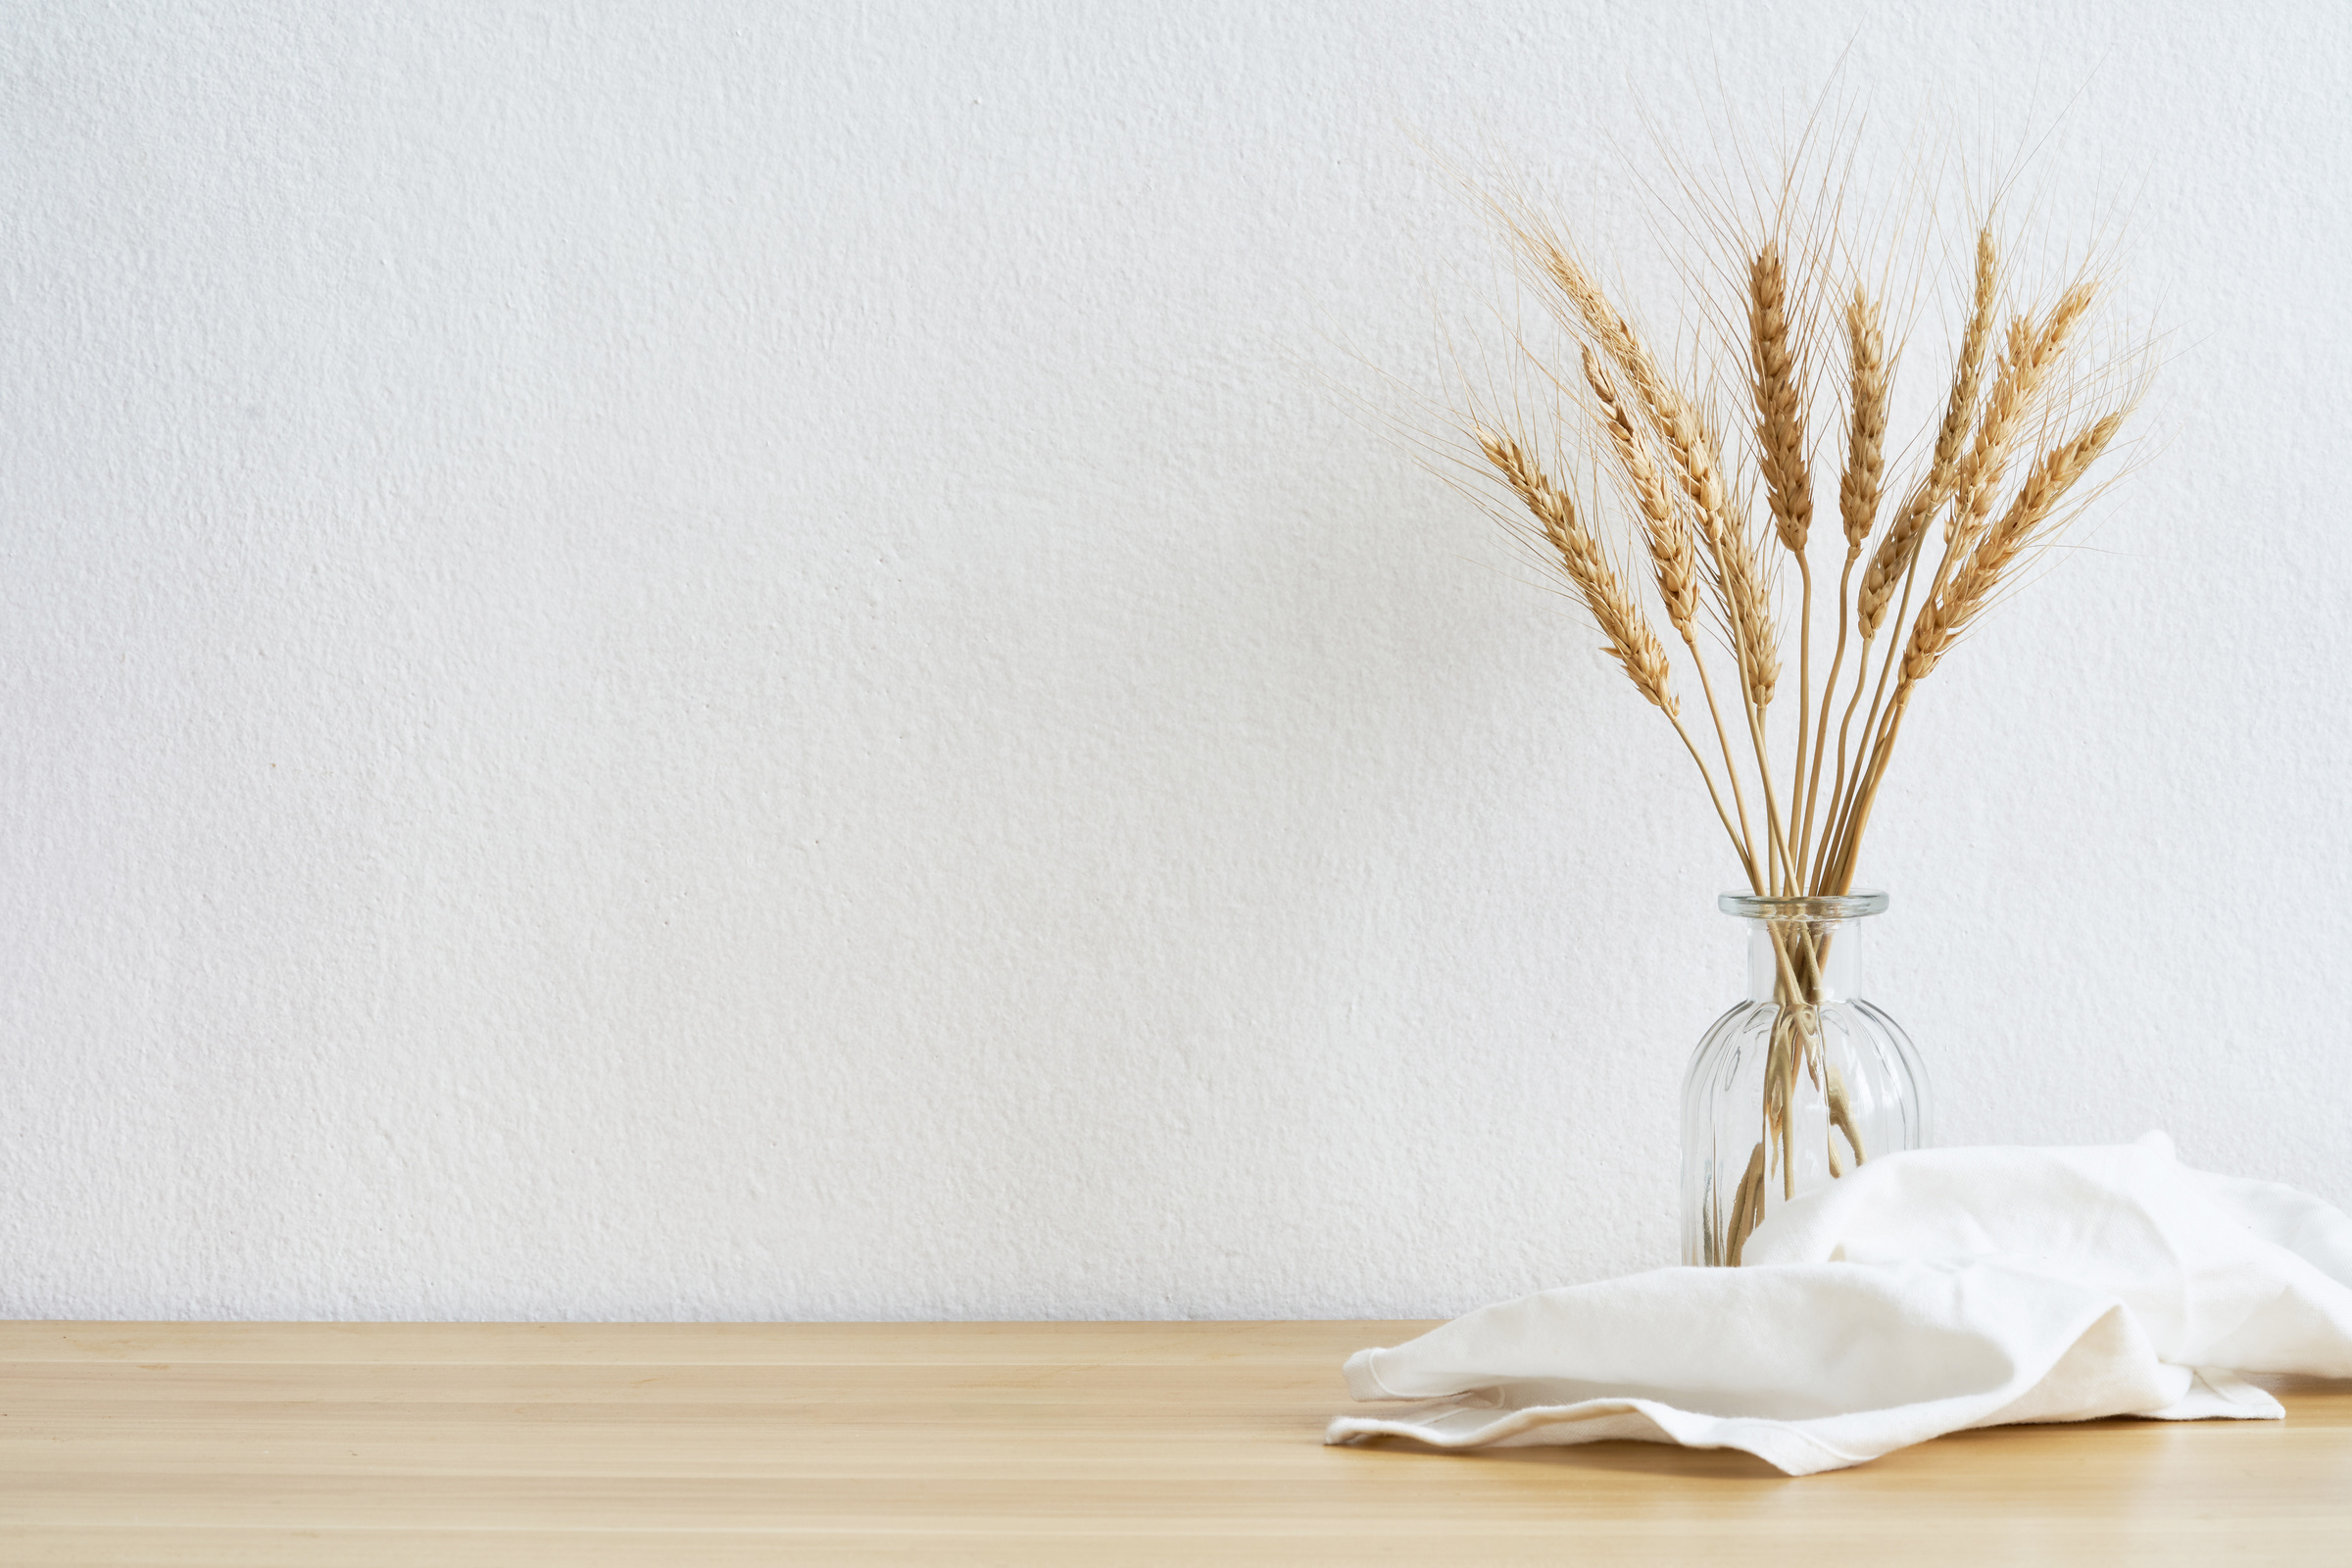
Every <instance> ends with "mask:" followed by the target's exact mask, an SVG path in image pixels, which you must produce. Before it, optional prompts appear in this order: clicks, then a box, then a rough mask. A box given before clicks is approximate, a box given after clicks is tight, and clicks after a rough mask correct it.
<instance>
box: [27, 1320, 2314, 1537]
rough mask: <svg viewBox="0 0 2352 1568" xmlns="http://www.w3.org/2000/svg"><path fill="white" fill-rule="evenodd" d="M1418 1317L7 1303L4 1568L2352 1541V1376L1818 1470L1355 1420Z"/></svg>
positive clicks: (1739, 1457)
mask: <svg viewBox="0 0 2352 1568" xmlns="http://www.w3.org/2000/svg"><path fill="white" fill-rule="evenodd" d="M1422 1326H1423V1325H1418V1324H1407V1323H1068V1324H1051V1323H1029V1324H783V1325H770V1324H678V1325H671V1324H631V1325H588V1324H564V1325H552V1326H551V1325H513V1324H491V1325H482V1324H379V1325H362V1324H268V1323H209V1324H133V1323H15V1324H5V1325H0V1562H4V1563H6V1564H9V1565H12V1568H14V1565H19V1564H25V1565H29V1564H69V1563H70V1564H109V1565H112V1564H133V1563H136V1564H155V1565H158V1568H162V1565H167V1564H168V1565H173V1568H185V1565H190V1564H208V1565H210V1564H220V1565H228V1564H235V1565H239V1568H279V1565H297V1564H299V1565H303V1568H314V1565H316V1568H336V1565H346V1564H351V1565H360V1564H365V1565H370V1568H373V1565H379V1564H384V1565H390V1564H399V1565H404V1568H405V1565H412V1564H415V1565H433V1568H472V1565H477V1564H483V1565H486V1564H499V1565H513V1564H532V1563H560V1564H582V1565H591V1568H597V1565H606V1564H640V1563H645V1564H651V1563H662V1564H693V1563H723V1564H736V1563H745V1564H749V1563H795V1564H799V1563H830V1562H842V1563H878V1562H916V1563H958V1564H993V1563H1005V1564H1026V1563H1049V1564H1059V1563H1087V1564H1098V1563H1099V1564H1121V1563H1138V1564H1161V1563H1276V1562H1280V1563H1300V1562H1330V1563H1408V1562H1430V1563H1469V1562H1558V1563H1567V1562H1574V1563H1617V1562H1627V1563H1631V1562H1641V1563H1645V1564H1675V1563H1688V1562H1726V1563H1732V1562H1738V1563H1749V1562H1763V1563H1782V1562H1786V1563H1792V1564H1793V1563H1803V1564H1806V1565H1808V1568H1821V1565H1824V1564H1845V1565H1865V1564H1875V1563H1892V1562H1902V1563H1927V1564H1944V1563H1971V1564H1979V1563H2044V1562H2046V1563H2083V1562H2133V1563H2174V1562H2182V1563H2186V1562H2197V1563H2204V1562H2212V1561H2217V1560H2219V1561H2233V1562H2234V1561H2277V1562H2315V1563H2335V1562H2352V1383H2327V1382H2319V1381H2313V1380H2307V1379H2269V1380H2265V1381H2266V1382H2267V1384H2268V1385H2269V1386H2270V1387H2272V1388H2274V1389H2276V1390H2277V1391H2278V1394H2279V1397H2280V1398H2281V1399H2283V1400H2284V1401H2285V1403H2286V1406H2287V1411H2288V1417H2287V1419H2286V1420H2285V1421H2284V1422H2269V1421H2264V1422H2252V1421H2240V1422H2203V1423H2195V1424H2188V1423H2180V1424H2175V1423H2166V1422H2143V1421H2102V1422H2092V1423H2087V1424H2082V1425H2074V1426H2062V1427H2007V1428H2000V1429H1997V1430H1993V1431H1988V1432H1975V1433H1963V1434H1959V1435H1957V1436H1954V1437H1949V1438H1944V1439H1942V1440H1940V1441H1938V1442H1936V1443H1931V1444H1927V1445H1924V1446H1920V1447H1917V1448H1912V1449H1908V1450H1905V1451H1904V1452H1901V1453H1897V1454H1893V1455H1890V1456H1889V1457H1887V1458H1885V1459H1882V1460H1880V1461H1878V1462H1877V1463H1875V1464H1870V1465H1865V1466H1862V1467H1861V1468H1859V1469H1855V1470H1845V1471H1838V1472H1836V1473H1833V1474H1829V1475H1822V1476H1812V1477H1808V1478H1805V1479H1803V1480H1790V1479H1789V1478H1787V1477H1785V1476H1782V1475H1781V1474H1780V1473H1779V1472H1777V1471H1775V1470H1773V1469H1771V1468H1770V1467H1768V1466H1766V1465H1765V1464H1763V1463H1762V1462H1761V1461H1758V1460H1755V1459H1752V1458H1750V1457H1748V1456H1747V1455H1745V1454H1740V1453H1733V1452H1694V1451H1686V1450H1682V1449H1676V1448H1669V1447H1663V1446H1656V1445H1650V1444H1636V1443H1607V1444H1595V1445H1592V1446H1585V1447H1576V1448H1518V1449H1509V1450H1504V1451H1499V1452H1494V1453H1485V1454H1446V1453H1437V1452H1433V1451H1430V1450H1428V1449H1424V1448H1419V1447H1416V1446H1412V1445H1410V1444H1384V1445H1377V1446H1369V1447H1360V1448H1326V1447H1324V1446H1322V1445H1321V1442H1320V1438H1321V1434H1322V1430H1323V1426H1324V1423H1325V1422H1326V1421H1327V1420H1328V1419H1329V1418H1330V1417H1331V1416H1332V1415H1333V1414H1334V1413H1336V1412H1338V1411H1339V1410H1341V1409H1343V1408H1347V1407H1348V1398H1347V1396H1346V1394H1345V1392H1344V1391H1343V1389H1342V1387H1341V1384H1340V1377H1339V1364H1340V1361H1341V1360H1342V1358H1343V1357H1344V1356H1345V1355H1346V1354H1347V1353H1348V1351H1350V1350H1353V1349H1357V1348H1362V1347H1364V1346H1367V1345H1390V1344H1395V1343H1397V1342H1398V1341H1400V1340H1403V1339H1406V1338H1409V1337H1410V1336H1411V1335H1412V1334H1414V1333H1416V1332H1418V1330H1419V1329H1420V1328H1421V1327H1422Z"/></svg>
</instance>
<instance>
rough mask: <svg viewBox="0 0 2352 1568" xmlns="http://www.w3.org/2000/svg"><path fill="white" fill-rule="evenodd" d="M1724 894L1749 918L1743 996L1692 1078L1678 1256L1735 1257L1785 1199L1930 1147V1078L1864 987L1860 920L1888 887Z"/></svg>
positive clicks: (1686, 1090)
mask: <svg viewBox="0 0 2352 1568" xmlns="http://www.w3.org/2000/svg"><path fill="white" fill-rule="evenodd" d="M1718 903H1719V905H1720V907H1722V909H1723V911H1724V912H1725V913H1726V914H1732V915H1737V916H1739V917H1740V920H1741V921H1742V922H1743V923H1745V924H1746V926H1747V927H1748V992H1747V1000H1746V1001H1744V1002H1742V1003H1740V1005H1738V1006H1736V1007H1734V1008H1732V1009H1731V1010H1730V1011H1729V1012H1727V1013H1725V1014H1724V1015H1723V1016H1722V1017H1720V1018H1718V1019H1716V1020H1715V1025H1714V1027H1713V1028H1711V1029H1709V1030H1708V1031H1707V1032H1706V1035H1705V1037H1704V1038H1703V1039H1701V1040H1700V1041H1699V1043H1698V1049H1697V1051H1695V1052H1693V1053H1692V1054H1691V1070H1690V1073H1689V1074H1688V1075H1687V1076H1686V1077H1685V1078H1684V1080H1683V1261H1684V1262H1686V1263H1698V1264H1734V1265H1736V1264H1738V1263H1739V1262H1740V1250H1741V1247H1742V1246H1743V1245H1744V1243H1745V1242H1746V1239H1747V1237H1748V1235H1749V1234H1750V1233H1751V1232H1752V1231H1753V1230H1754V1229H1755V1228H1756V1226H1757V1225H1759V1224H1761V1223H1762V1222H1763V1220H1764V1219H1765V1217H1766V1216H1768V1215H1769V1214H1771V1213H1772V1212H1774V1211H1775V1210H1777V1209H1778V1208H1779V1207H1780V1205H1781V1204H1783V1203H1785V1202H1787V1201H1789V1199H1790V1198H1793V1197H1797V1196H1800V1195H1802V1194H1804V1193H1808V1192H1811V1191H1812V1190H1813V1189H1815V1188H1817V1187H1821V1186H1824V1185H1826V1184H1828V1183H1829V1182H1832V1181H1835V1180H1837V1179H1838V1177H1839V1176H1841V1175H1843V1174H1845V1172H1847V1171H1849V1170H1851V1169H1853V1168H1854V1167H1855V1166H1857V1165H1859V1164H1862V1163H1863V1162H1865V1161H1866V1160H1871V1159H1877V1158H1879V1157H1881V1156H1882V1155H1886V1154H1890V1153H1893V1152H1896V1151H1898V1150H1905V1149H1924V1148H1926V1147H1927V1144H1928V1139H1929V1131H1930V1129H1929V1103H1928V1079H1927V1073H1926V1072H1925V1070H1924V1069H1923V1068H1922V1067H1921V1065H1920V1061H1919V1054H1918V1053H1917V1052H1916V1051H1915V1050H1914V1049H1913V1048H1912V1045H1911V1040H1910V1037H1909V1036H1908V1035H1906V1034H1904V1033H1903V1031H1902V1027H1901V1026H1900V1025H1899V1024H1897V1023H1896V1022H1895V1021H1894V1020H1893V1019H1892V1018H1889V1017H1887V1014H1886V1013H1884V1012H1882V1011H1881V1010H1880V1009H1879V1008H1877V1007H1875V1006H1873V1005H1871V1004H1870V1003H1868V1002H1866V1001H1864V1000H1863V998H1862V996H1861V993H1860V990H1859V989H1858V987H1859V978H1860V967H1861V966H1860V963H1859V961H1858V955H1857V953H1856V951H1855V950H1856V949H1857V947H1858V946H1859V943H1860V930H1859V927H1860V924H1861V922H1862V921H1863V920H1864V919H1866V918H1867V917H1869V916H1871V915H1874V914H1877V913H1878V912H1879V911H1881V910H1882V909H1884V908H1886V907H1887V896H1886V895H1885V894H1884V893H1870V892H1861V893H1852V894H1846V895H1842V896H1838V897H1822V898H1790V899H1765V898H1754V897H1750V896H1748V895H1746V894H1731V893H1727V894H1725V895H1724V896H1723V898H1722V899H1721V900H1719V901H1718Z"/></svg>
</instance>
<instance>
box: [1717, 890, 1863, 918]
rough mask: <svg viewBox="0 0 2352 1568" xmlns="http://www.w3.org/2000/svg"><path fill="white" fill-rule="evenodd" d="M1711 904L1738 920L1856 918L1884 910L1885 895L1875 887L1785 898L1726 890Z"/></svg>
mask: <svg viewBox="0 0 2352 1568" xmlns="http://www.w3.org/2000/svg"><path fill="white" fill-rule="evenodd" d="M1715 907H1717V908H1718V909H1721V910H1722V911H1723V912H1724V913H1726V914H1736V915H1738V916H1739V917H1740V919H1742V920H1805V921H1820V920H1859V919H1860V918H1862V916H1864V915H1866V914H1883V913H1885V912H1886V909H1887V895H1886V894H1884V893H1882V892H1880V891H1879V890H1878V889H1877V888H1856V889H1854V890H1853V891H1852V892H1851V893H1815V894H1807V895H1804V896H1801V897H1797V898H1788V899H1772V898H1765V897H1762V896H1761V895H1758V894H1754V893H1726V894H1724V895H1723V896H1721V897H1720V898H1718V899H1717V900H1716V901H1715Z"/></svg>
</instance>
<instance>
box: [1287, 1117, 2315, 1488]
mask: <svg viewBox="0 0 2352 1568" xmlns="http://www.w3.org/2000/svg"><path fill="white" fill-rule="evenodd" d="M1746 1255H1747V1257H1748V1258H1749V1259H1750V1260H1751V1261H1750V1262H1749V1264H1748V1266H1745V1267H1742V1268H1737V1269H1720V1268H1718V1269H1704V1268H1669V1269H1657V1270H1653V1271H1651V1272H1649V1273H1646V1274H1636V1275H1630V1276H1627V1277H1625V1278H1622V1279H1615V1280H1604V1281H1601V1282H1599V1283H1596V1284H1592V1285H1580V1286H1570V1287H1566V1288H1563V1289H1559V1290H1551V1291H1544V1292H1540V1293H1538V1294H1536V1295H1534V1296H1529V1297H1524V1298H1521V1299H1518V1300H1515V1301H1505V1302H1501V1303H1498V1304H1496V1305H1494V1306H1489V1307H1485V1308H1483V1309H1481V1310H1479V1311H1476V1312H1472V1313H1470V1314H1468V1315H1467V1316H1465V1317H1461V1318H1457V1319H1455V1320H1454V1321H1453V1322H1451V1323H1447V1324H1446V1325H1444V1326H1443V1327H1440V1328H1437V1329H1434V1330H1432V1331H1431V1332H1430V1333H1428V1334H1425V1335H1423V1336H1422V1337H1421V1338H1419V1339H1417V1340H1414V1341H1412V1342H1410V1343H1409V1344H1406V1345H1401V1346H1397V1347H1394V1348H1383V1349H1370V1350H1362V1351H1358V1352H1357V1353H1356V1354H1355V1355H1353V1356H1350V1357H1349V1358H1348V1363H1347V1366H1346V1369H1345V1370H1346V1376H1347V1380H1348V1392H1349V1393H1350V1395H1352V1396H1353V1397H1356V1398H1357V1399H1359V1400H1393V1401H1413V1402H1410V1403H1406V1404H1404V1405H1403V1406H1402V1407H1399V1408H1393V1409H1391V1410H1389V1411H1387V1412H1384V1413H1382V1414H1378V1415H1348V1416H1342V1417H1340V1418H1339V1419H1338V1420H1335V1421H1334V1422H1333V1423H1332V1425H1331V1428H1330V1430H1329V1432H1328V1433H1327V1434H1326V1441H1327V1442H1331V1443H1353V1442H1362V1441H1366V1440H1368V1439H1371V1438H1375V1437H1382V1436H1395V1437H1407V1438H1413V1439H1416V1440H1418V1441H1420V1442H1424V1443H1428V1444H1432V1445H1434V1446H1440V1447H1447V1448H1468V1447H1480V1446H1520V1445H1531V1444H1562V1443H1590V1442H1596V1441H1600V1440H1602V1439H1607V1438H1636V1439H1642V1440H1644V1441H1650V1442H1663V1443H1676V1444H1682V1445H1684V1446H1691V1447H1730V1448H1740V1449H1743V1450H1745V1451H1747V1452H1750V1453H1753V1454H1756V1455H1757V1456H1758V1457H1760V1458H1762V1459H1764V1460H1766V1461H1767V1462H1769V1463H1771V1464H1774V1465H1776V1466H1778V1467H1779V1468H1781V1469H1782V1470H1785V1471H1787V1472H1788V1473H1789V1474H1791V1475H1808V1474H1812V1473H1814V1472H1817V1471H1821V1470H1830V1469H1838V1468H1841V1467H1843V1466H1847V1465H1853V1464H1859V1463H1862V1462H1864V1461H1866V1460H1869V1459H1873V1458H1876V1457H1878V1456H1879V1455H1881V1454H1884V1453H1888V1452H1891V1451H1892V1450H1894V1449H1896V1448H1899V1447H1903V1446H1908V1445H1910V1444H1914V1443H1919V1442H1923V1441H1925V1440H1926V1439H1929V1438H1933V1437H1936V1436H1938V1435H1940V1434H1942V1433H1945V1432H1954V1431H1959V1430H1962V1429H1964V1428H1969V1427H1979V1426H1996V1425H2005V1424H2010V1423H2016V1422H2052V1421H2080V1420H2089V1419H2092V1418H2095V1417H2099V1416H2113V1415H2140V1416H2147V1417H2151V1418H2157V1419H2167V1420H2205V1419H2216V1418H2222V1419H2260V1418H2272V1419H2275V1418H2277V1417H2278V1416H2279V1415H2280V1414H2282V1411H2281V1410H2280V1407H2279V1405H2278V1401H2277V1400H2276V1399H2274V1398H2272V1397H2270V1396H2269V1395H2268V1394H2267V1393H2265V1392H2264V1391H2263V1390H2261V1389H2259V1388H2256V1387H2254V1386H2253V1385H2251V1384H2248V1383H2245V1382H2244V1381H2243V1380H2242V1379H2240V1378H2238V1377H2236V1376H2235V1375H2234V1374H2235V1373H2236V1372H2241V1371H2264V1372H2289V1371H2299V1372H2313V1373H2318V1374H2321V1375H2324V1376H2336V1377H2342V1376H2352V1220H2348V1219H2347V1218H2346V1216H2344V1215H2343V1214H2342V1213H2341V1212H2339V1211H2337V1210H2335V1209H2333V1208H2330V1207H2329V1206H2328V1205H2327V1204H2325V1203H2322V1202H2320V1201H2318V1200H2316V1199H2312V1198H2310V1197H2308V1196H2307V1195H2304V1194H2301V1193H2297V1192H2295V1191H2294V1190H2293V1189H2291V1188H2285V1187H2279V1186H2278V1185H2276V1184H2272V1183H2250V1182H2239V1181H2235V1180H2233V1179H2230V1178H2223V1177H2215V1176H2210V1175H2207V1174H2206V1173H2203V1172H2198V1171H2191V1170H2187V1169H2185V1168H2184V1167H2182V1166H2181V1165H2180V1163H2179V1162H2178V1161H2177V1160H2176V1159H2175V1158H2174V1155H2173V1152H2172V1147H2171V1145H2170V1143H2169V1141H2167V1140H2165V1139H2164V1138H2163V1137H2162V1136H2161V1135H2151V1136H2150V1137H2148V1138H2145V1139H2142V1140H2140V1141H2139V1142H2138V1143H2136V1144H2132V1145H2128V1146H2123V1147H2120V1148H2102V1149H2071V1150H2031V1149H1969V1150H1936V1151H1923V1152H1917V1153H1909V1154H1898V1155H1893V1156H1889V1157H1887V1158H1883V1159H1879V1160H1874V1161H1872V1162H1870V1163H1869V1164H1867V1165H1865V1166H1863V1167H1861V1168H1860V1169H1858V1170H1856V1171H1854V1172H1852V1173H1850V1174H1849V1175H1847V1176H1845V1177H1843V1178H1842V1179H1840V1180H1838V1181H1837V1182H1834V1183H1832V1184H1831V1186H1830V1187H1828V1188H1826V1189H1824V1190H1822V1191H1820V1192H1817V1193H1814V1194H1811V1195H1808V1196H1807V1197H1806V1198H1803V1199H1800V1200H1798V1201H1795V1202H1793V1203H1790V1204H1789V1205H1787V1206H1786V1207H1785V1208H1783V1209H1782V1210H1781V1211H1780V1212H1778V1213H1776V1214H1775V1215H1774V1216H1773V1218H1772V1219H1771V1220H1769V1221H1767V1222H1766V1223H1765V1224H1764V1225H1763V1226H1762V1227H1760V1228H1759V1229H1758V1230H1757V1232H1756V1234H1755V1236H1754V1237H1753V1238H1751V1239H1750V1241H1749V1244H1748V1247H1747V1250H1746Z"/></svg>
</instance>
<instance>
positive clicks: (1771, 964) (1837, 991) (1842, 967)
mask: <svg viewBox="0 0 2352 1568" xmlns="http://www.w3.org/2000/svg"><path fill="white" fill-rule="evenodd" d="M1741 923H1742V924H1744V925H1745V926H1746V927H1747V995H1748V1000H1749V1001H1751V1002H1781V1003H1786V1002H1790V1001H1797V1002H1810V1003H1813V1004H1815V1005H1827V1004H1830V1003H1833V1002H1846V1001H1850V1000H1852V999H1853V998H1854V997H1855V996H1858V995H1859V994H1860V985H1861V978H1862V975H1861V971H1862V964H1861V955H1860V953H1859V951H1858V950H1859V949H1860V947H1861V945H1862V931H1861V927H1862V922H1861V921H1860V920H1858V919H1855V920H1746V921H1742V922H1741Z"/></svg>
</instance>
